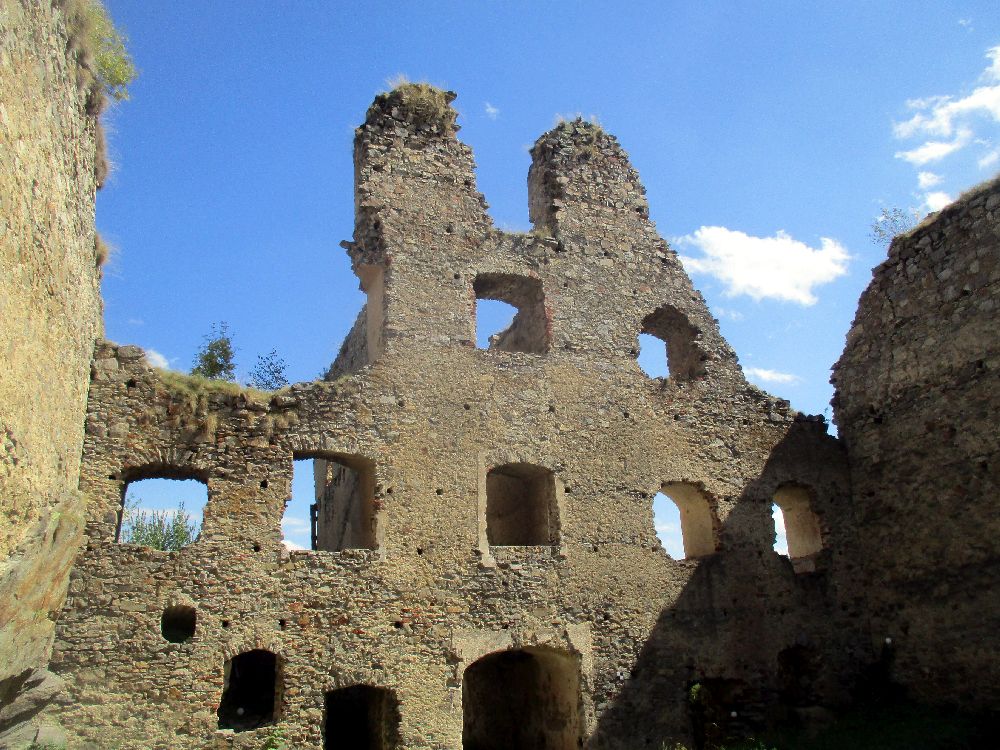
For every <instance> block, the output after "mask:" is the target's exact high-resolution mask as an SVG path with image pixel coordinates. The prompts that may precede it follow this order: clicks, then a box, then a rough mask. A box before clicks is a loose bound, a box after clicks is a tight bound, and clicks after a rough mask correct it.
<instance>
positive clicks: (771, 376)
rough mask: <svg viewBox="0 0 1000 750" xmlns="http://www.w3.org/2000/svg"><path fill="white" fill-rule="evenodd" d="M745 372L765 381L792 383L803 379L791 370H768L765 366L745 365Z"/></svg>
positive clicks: (751, 376)
mask: <svg viewBox="0 0 1000 750" xmlns="http://www.w3.org/2000/svg"><path fill="white" fill-rule="evenodd" d="M743 372H745V373H746V374H747V375H748V376H749V378H750V379H751V380H759V381H763V382H765V383H780V384H784V385H791V384H794V383H798V382H799V381H800V380H801V378H800V377H799V376H798V375H792V374H791V373H789V372H780V371H778V370H768V369H766V368H764V367H744V368H743Z"/></svg>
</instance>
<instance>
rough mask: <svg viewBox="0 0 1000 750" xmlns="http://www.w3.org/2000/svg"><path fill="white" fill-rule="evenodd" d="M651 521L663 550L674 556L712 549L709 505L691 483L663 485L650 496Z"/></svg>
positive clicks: (699, 554) (697, 554)
mask: <svg viewBox="0 0 1000 750" xmlns="http://www.w3.org/2000/svg"><path fill="white" fill-rule="evenodd" d="M653 522H654V524H655V526H656V533H657V536H659V538H660V541H661V542H662V543H663V546H664V549H666V551H667V554H669V555H670V556H671V557H673V558H675V559H680V558H685V557H688V558H691V557H704V556H705V555H711V554H713V553H714V552H715V551H716V541H715V540H716V533H715V523H714V517H713V514H712V508H711V505H710V504H709V500H708V497H707V496H706V495H705V493H704V492H702V490H701V489H699V488H698V487H697V486H695V485H693V484H688V483H686V482H667V483H665V484H663V486H662V487H661V492H658V493H657V494H656V496H655V497H654V498H653Z"/></svg>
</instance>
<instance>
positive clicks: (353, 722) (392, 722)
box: [323, 685, 399, 750]
mask: <svg viewBox="0 0 1000 750" xmlns="http://www.w3.org/2000/svg"><path fill="white" fill-rule="evenodd" d="M324 708H325V716H324V719H323V750H334V749H335V748H351V749H352V750H395V748H396V747H398V746H399V703H398V702H397V700H396V696H395V694H394V693H393V692H392V691H391V690H386V689H385V688H378V687H372V686H370V685H352V686H351V687H346V688H340V689H339V690H331V691H330V692H328V693H327V694H326V699H325V701H324Z"/></svg>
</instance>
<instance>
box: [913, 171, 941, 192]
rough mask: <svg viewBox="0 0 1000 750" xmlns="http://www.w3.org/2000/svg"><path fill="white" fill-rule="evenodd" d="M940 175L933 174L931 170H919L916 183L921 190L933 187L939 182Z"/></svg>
mask: <svg viewBox="0 0 1000 750" xmlns="http://www.w3.org/2000/svg"><path fill="white" fill-rule="evenodd" d="M941 179H942V177H941V175H939V174H934V173H933V172H921V173H920V174H918V175H917V184H919V185H920V189H921V190H926V189H927V188H931V187H934V186H935V185H937V184H938V183H940V182H941Z"/></svg>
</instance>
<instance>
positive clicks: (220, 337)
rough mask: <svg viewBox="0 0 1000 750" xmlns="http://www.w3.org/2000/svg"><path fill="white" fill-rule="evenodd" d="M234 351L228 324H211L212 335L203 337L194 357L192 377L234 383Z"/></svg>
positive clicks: (223, 322)
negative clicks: (198, 376)
mask: <svg viewBox="0 0 1000 750" xmlns="http://www.w3.org/2000/svg"><path fill="white" fill-rule="evenodd" d="M235 355H236V350H235V348H234V347H233V339H232V337H231V336H230V335H229V324H228V323H226V322H225V321H222V322H221V323H218V324H212V333H211V334H210V335H207V336H205V338H204V340H203V341H202V345H201V349H199V350H198V354H197V355H195V359H194V367H192V368H191V374H192V375H201V376H202V377H205V378H212V379H213V380H229V381H231V382H235V381H236V363H235V362H234V357H235Z"/></svg>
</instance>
